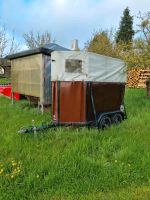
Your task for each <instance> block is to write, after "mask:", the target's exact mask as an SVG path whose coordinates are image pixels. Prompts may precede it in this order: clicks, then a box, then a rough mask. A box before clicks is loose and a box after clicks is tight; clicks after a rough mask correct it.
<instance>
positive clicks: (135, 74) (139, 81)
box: [127, 68, 150, 88]
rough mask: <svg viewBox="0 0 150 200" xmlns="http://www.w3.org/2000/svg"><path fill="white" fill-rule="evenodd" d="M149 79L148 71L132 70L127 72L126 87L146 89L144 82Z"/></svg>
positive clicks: (149, 73) (149, 72) (149, 71)
mask: <svg viewBox="0 0 150 200" xmlns="http://www.w3.org/2000/svg"><path fill="white" fill-rule="evenodd" d="M149 77H150V69H141V68H133V69H129V70H128V80H127V87H130V88H146V80H147V79H148V78H149Z"/></svg>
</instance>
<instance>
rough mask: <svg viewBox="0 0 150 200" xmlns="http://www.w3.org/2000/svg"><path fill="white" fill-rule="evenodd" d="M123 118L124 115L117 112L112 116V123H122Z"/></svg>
mask: <svg viewBox="0 0 150 200" xmlns="http://www.w3.org/2000/svg"><path fill="white" fill-rule="evenodd" d="M122 120H123V116H122V114H120V113H116V114H115V115H114V116H113V117H112V123H113V124H116V125H118V124H120V123H121V122H122Z"/></svg>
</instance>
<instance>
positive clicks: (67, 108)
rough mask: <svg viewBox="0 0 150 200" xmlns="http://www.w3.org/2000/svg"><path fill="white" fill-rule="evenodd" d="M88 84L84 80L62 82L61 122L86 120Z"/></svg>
mask: <svg viewBox="0 0 150 200" xmlns="http://www.w3.org/2000/svg"><path fill="white" fill-rule="evenodd" d="M85 94H86V84H85V83H84V82H61V83H60V113H59V116H60V122H61V123H66V122H69V123H71V122H73V123H82V122H85V120H86V117H85V109H86V99H85V98H86V95H85Z"/></svg>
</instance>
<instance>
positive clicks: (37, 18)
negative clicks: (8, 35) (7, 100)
mask: <svg viewBox="0 0 150 200" xmlns="http://www.w3.org/2000/svg"><path fill="white" fill-rule="evenodd" d="M127 6H128V7H129V9H130V10H131V15H134V16H136V15H137V14H138V12H139V11H141V12H147V11H148V10H149V11H150V0H0V24H5V25H6V26H7V28H8V29H9V31H11V30H15V32H16V35H17V38H18V40H20V38H21V36H22V34H23V32H25V31H29V30H33V31H46V30H48V31H50V32H51V33H52V36H53V38H55V39H56V43H58V44H60V45H63V46H65V47H70V43H71V40H72V39H78V40H79V46H80V47H81V48H82V47H83V46H84V43H85V42H86V41H87V40H88V39H89V38H90V37H91V35H92V33H93V31H94V30H99V29H110V28H114V29H117V28H118V26H119V22H120V18H121V16H122V13H123V10H124V9H125V8H126V7H127ZM136 23H137V19H136V18H135V23H134V26H135V25H136Z"/></svg>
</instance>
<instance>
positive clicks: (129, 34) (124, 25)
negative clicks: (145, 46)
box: [116, 7, 135, 43]
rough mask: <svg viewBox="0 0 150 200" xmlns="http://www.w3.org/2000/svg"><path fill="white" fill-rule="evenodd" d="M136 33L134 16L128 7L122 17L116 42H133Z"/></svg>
mask: <svg viewBox="0 0 150 200" xmlns="http://www.w3.org/2000/svg"><path fill="white" fill-rule="evenodd" d="M134 33H135V32H134V30H133V17H132V16H131V15H130V10H129V8H128V7H127V8H126V9H125V10H124V12H123V17H122V18H121V22H120V26H119V30H118V32H117V34H116V42H117V43H119V42H124V43H129V42H132V39H133V36H134Z"/></svg>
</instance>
